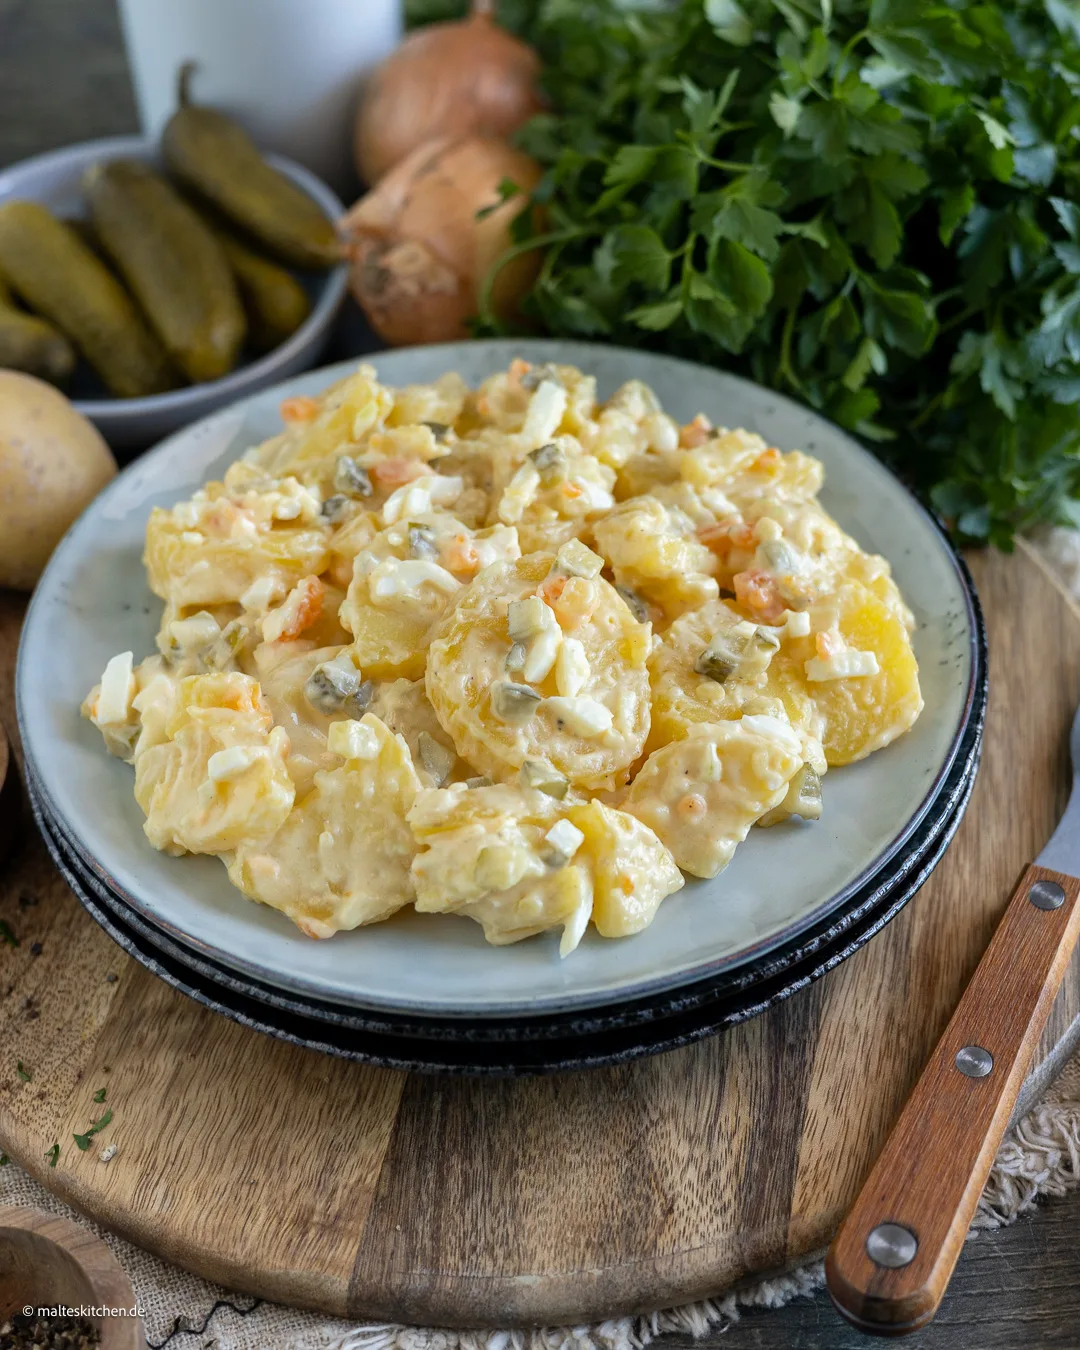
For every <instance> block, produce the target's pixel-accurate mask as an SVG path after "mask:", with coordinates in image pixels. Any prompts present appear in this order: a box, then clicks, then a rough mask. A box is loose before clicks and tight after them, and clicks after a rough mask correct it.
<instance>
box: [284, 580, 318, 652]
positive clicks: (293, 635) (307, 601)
mask: <svg viewBox="0 0 1080 1350" xmlns="http://www.w3.org/2000/svg"><path fill="white" fill-rule="evenodd" d="M296 590H297V591H299V592H300V596H299V601H298V603H297V605H296V608H295V611H294V612H293V613H292V615H291V616H290V618H289V621H288V623H287V624H286V625H285V627H284V628H283V629H282V632H281V637H280V638H279V639H278V641H279V642H295V640H296V639H297V638H298V637H299V636H300V634H301V633H302V632H303V631H304V629H305V628H310V627H311V625H312V624H313V623H315V621H316V620H317V619H318V618H319V616H320V615H321V614H322V607H323V596H324V595H325V594H326V587H325V586H324V585H323V584H322V582H321V581H320V580H319V578H318V577H305V578H304V579H303V581H298V582H297V583H296ZM294 593H295V592H294ZM285 603H286V605H289V606H290V608H291V606H292V596H290V597H289V599H288V600H286V602H285Z"/></svg>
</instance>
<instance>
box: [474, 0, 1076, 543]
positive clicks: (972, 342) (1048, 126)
mask: <svg viewBox="0 0 1080 1350" xmlns="http://www.w3.org/2000/svg"><path fill="white" fill-rule="evenodd" d="M500 15H501V17H502V18H503V20H504V21H505V22H507V23H508V24H509V25H510V26H512V27H514V28H516V29H517V31H519V32H521V33H522V34H523V35H524V36H526V37H527V38H528V39H529V40H530V41H532V42H533V43H534V44H535V45H536V47H537V48H538V50H539V51H540V53H541V55H542V57H543V59H544V64H545V85H546V90H547V94H548V97H549V99H550V103H551V111H550V112H548V113H545V114H543V115H542V116H540V117H537V118H535V119H534V120H533V121H532V122H531V123H530V124H529V125H528V126H527V127H526V128H525V130H524V131H523V132H522V133H521V135H520V142H521V144H522V145H523V146H524V148H525V149H527V150H528V151H529V152H531V153H532V154H533V155H535V156H536V157H537V158H538V159H539V160H540V161H541V163H542V164H543V165H544V166H545V168H546V174H545V177H544V179H543V181H542V183H541V184H540V187H539V189H538V191H537V193H536V198H537V200H538V201H539V202H540V203H541V204H542V206H543V214H542V217H540V216H538V215H537V214H536V213H533V214H532V215H531V216H530V213H523V215H522V217H521V218H520V225H519V239H518V243H517V245H516V247H517V248H519V249H520V248H526V247H529V246H530V244H536V243H542V244H543V246H544V248H545V256H544V262H543V267H542V270H541V273H540V276H539V279H538V281H537V283H536V286H535V288H534V290H533V292H532V295H531V296H530V298H529V301H528V306H529V309H530V311H531V314H532V317H533V319H534V320H538V321H539V322H540V324H541V325H542V326H543V328H545V329H546V330H547V331H548V332H550V333H553V334H560V335H567V336H576V337H577V336H583V337H590V338H600V339H604V340H610V341H613V342H618V343H623V344H627V345H630V346H645V347H649V348H653V349H656V350H665V351H670V352H673V353H676V354H678V355H682V356H686V357H690V358H693V359H696V360H699V361H704V362H707V363H710V364H713V365H718V366H723V367H727V368H732V369H736V370H740V371H742V372H744V373H746V374H748V375H750V376H751V377H752V378H754V379H756V380H759V381H761V382H763V383H765V384H768V385H772V386H774V387H776V388H777V389H780V390H783V391H785V392H788V393H790V394H793V395H795V396H797V397H800V398H802V399H804V400H805V401H806V402H808V403H809V404H811V405H813V406H814V407H815V408H820V409H821V410H822V411H823V412H824V413H825V414H826V415H827V416H828V417H830V418H832V419H834V420H835V421H837V422H839V423H841V424H842V425H843V426H845V427H849V428H851V429H852V430H854V431H855V432H856V433H857V434H859V435H860V436H862V437H864V438H866V439H868V440H870V441H873V442H875V443H876V444H877V447H878V449H879V450H880V451H881V452H882V453H883V454H885V455H886V457H888V458H890V459H891V460H892V461H893V462H894V463H895V464H896V466H897V467H898V468H899V469H900V471H901V472H903V473H904V474H905V476H907V477H908V478H909V479H910V480H912V481H913V482H915V483H916V484H917V485H918V486H919V487H921V488H923V489H924V490H926V491H929V492H930V494H931V496H932V499H933V501H934V503H935V504H936V505H937V506H938V507H939V509H940V510H941V511H942V512H943V513H944V514H945V515H946V516H947V517H948V518H949V519H950V521H952V522H953V523H954V525H955V528H956V530H957V532H958V533H959V534H960V535H962V536H965V537H968V538H976V539H984V538H990V539H992V540H994V541H995V542H998V543H1001V544H1007V543H1008V542H1009V540H1010V539H1011V537H1012V533H1013V531H1014V530H1016V529H1020V528H1023V527H1025V526H1027V525H1029V524H1031V523H1033V522H1035V521H1037V520H1046V519H1062V518H1066V519H1067V518H1070V516H1071V514H1072V513H1073V512H1076V511H1077V507H1076V506H1075V504H1074V503H1073V501H1072V500H1071V499H1072V498H1074V497H1075V496H1076V495H1077V493H1078V492H1080V411H1078V407H1080V207H1078V205H1077V204H1076V201H1075V200H1074V199H1075V198H1076V197H1077V179H1078V175H1080V141H1078V128H1080V4H1077V3H1071V2H1070V0H1018V2H1017V3H1013V4H1008V5H997V4H980V3H965V0H953V2H952V3H950V4H948V5H945V4H933V3H925V0H872V3H865V0H682V3H678V4H674V5H668V6H666V7H655V6H649V7H646V8H642V7H640V6H634V5H630V4H628V3H627V0H622V3H619V2H618V0H542V3H540V4H532V5H530V4H527V3H525V0H503V4H502V7H501V10H500ZM510 190H511V188H510V187H509V186H507V191H510ZM530 231H531V233H530ZM481 323H482V324H483V325H484V326H486V327H487V328H488V329H489V330H490V328H491V327H492V321H491V318H490V316H484V315H482V316H481ZM1078 514H1080V513H1078Z"/></svg>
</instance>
